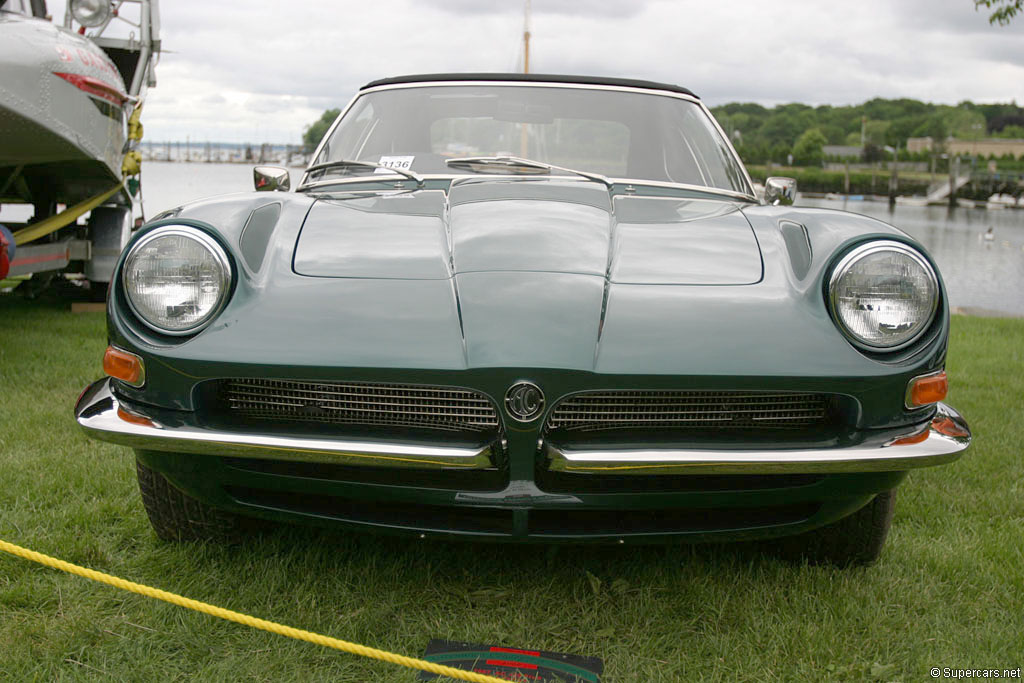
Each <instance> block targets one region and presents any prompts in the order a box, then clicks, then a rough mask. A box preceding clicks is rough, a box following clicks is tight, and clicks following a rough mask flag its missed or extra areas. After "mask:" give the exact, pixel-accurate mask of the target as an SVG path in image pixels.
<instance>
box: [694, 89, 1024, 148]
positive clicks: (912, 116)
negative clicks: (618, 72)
mask: <svg viewBox="0 0 1024 683" xmlns="http://www.w3.org/2000/svg"><path fill="white" fill-rule="evenodd" d="M712 112H713V113H714V115H715V118H717V119H718V121H719V123H720V124H721V125H722V127H723V128H724V129H725V131H726V133H727V134H728V135H729V137H730V139H731V140H732V142H733V145H734V146H735V147H736V150H737V152H739V154H740V156H741V157H743V159H744V161H746V162H747V163H752V164H758V163H767V162H769V161H771V162H775V163H783V162H786V161H787V160H788V157H789V155H790V154H792V155H793V163H794V164H798V165H817V164H820V163H821V162H822V161H823V160H824V156H825V155H824V151H823V148H824V146H825V145H846V146H851V147H862V148H863V152H862V156H863V158H864V160H866V161H877V160H881V159H885V158H889V159H891V158H892V156H891V153H890V152H888V151H887V150H885V148H886V147H890V148H892V149H895V150H903V152H902V153H901V154H900V156H901V158H911V157H912V155H909V154H907V153H906V146H907V139H908V138H911V137H931V138H932V139H933V140H935V141H936V142H938V143H940V144H941V142H942V141H943V140H945V139H946V138H947V137H954V138H958V139H961V140H977V139H981V138H987V137H1003V138H1019V139H1024V108H1021V107H1019V106H1018V105H1017V103H1016V102H1010V103H1008V104H975V103H973V102H970V101H964V102H961V103H960V104H958V105H956V106H952V105H944V104H932V103H928V102H921V101H919V100H913V99H907V98H901V99H895V100H887V99H881V98H875V99H873V100H869V101H867V102H864V103H863V104H856V105H847V106H841V107H834V106H831V105H827V104H826V105H820V106H817V107H812V106H810V105H807V104H799V103H793V104H781V105H778V106H775V107H772V108H770V109H769V108H766V107H764V106H762V105H760V104H756V103H738V102H734V103H730V104H725V105H722V106H719V107H713V108H712Z"/></svg>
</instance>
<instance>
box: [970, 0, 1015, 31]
mask: <svg viewBox="0 0 1024 683" xmlns="http://www.w3.org/2000/svg"><path fill="white" fill-rule="evenodd" d="M979 7H985V8H987V9H992V8H993V7H994V8H995V11H994V12H992V14H990V15H989V16H988V23H990V24H999V25H1000V26H1006V25H1007V24H1009V23H1010V20H1011V19H1013V17H1014V16H1016V15H1017V13H1018V12H1022V11H1024V0H974V10H975V11H977V10H978V8H979Z"/></svg>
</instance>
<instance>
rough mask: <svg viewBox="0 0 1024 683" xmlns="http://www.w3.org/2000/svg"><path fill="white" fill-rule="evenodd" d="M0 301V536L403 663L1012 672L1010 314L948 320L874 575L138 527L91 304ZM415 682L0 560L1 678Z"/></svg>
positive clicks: (1016, 460)
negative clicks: (105, 390)
mask: <svg viewBox="0 0 1024 683" xmlns="http://www.w3.org/2000/svg"><path fill="white" fill-rule="evenodd" d="M67 311H68V307H67V304H66V303H59V302H57V301H55V300H44V301H39V302H34V303H31V304H29V303H24V302H22V301H21V297H15V296H5V297H0V387H2V391H0V539H3V540H6V541H9V542H11V543H16V544H19V545H23V546H26V547H28V548H31V549H33V550H37V551H39V552H43V553H47V554H51V555H55V556H57V557H60V558H62V559H65V560H68V561H70V562H75V563H79V564H83V565H86V566H88V567H91V568H94V569H97V570H100V571H104V572H109V573H112V574H115V575H117V576H120V577H123V578H126V579H129V580H133V581H138V582H141V583H145V584H149V585H152V586H156V587H158V588H163V589H166V590H170V591H175V592H179V593H182V594H184V595H186V596H188V597H192V598H195V599H198V600H203V601H206V602H211V603H214V604H216V605H220V606H223V607H227V608H230V609H234V610H238V611H241V612H245V613H248V614H252V615H255V616H259V617H263V618H266V619H270V620H274V621H279V622H281V623H285V624H288V625H291V626H295V627H298V628H304V629H308V630H311V631H316V632H319V633H324V634H327V635H332V636H335V637H338V638H343V639H347V640H353V641H356V642H359V643H362V644H366V645H370V646H374V647H380V648H385V649H389V650H392V651H395V652H399V653H402V654H407V655H412V656H418V655H420V654H421V653H422V651H423V648H424V647H425V646H426V644H427V641H428V640H429V639H430V638H435V637H436V638H449V639H457V640H469V641H476V642H483V643H497V644H504V645H511V646H523V647H530V648H539V649H547V650H556V651H563V652H575V653H580V654H586V655H595V656H599V657H602V658H603V659H604V661H605V666H606V676H605V680H607V681H662V680H664V681H673V680H699V679H703V680H721V681H747V680H749V681H765V680H767V681H774V680H785V681H789V680H813V681H817V680H837V681H844V680H850V681H861V680H904V681H918V680H931V679H930V678H929V676H928V670H929V668H930V667H933V666H939V667H959V668H969V667H981V668H984V667H999V668H1015V667H1018V666H1024V556H1022V547H1024V495H1022V494H1024V491H1022V490H1021V487H1022V481H1024V461H1022V458H1021V452H1020V445H1021V436H1020V425H1022V424H1024V414H1022V411H1024V409H1022V406H1024V379H1022V378H1024V320H1000V319H983V318H965V317H956V318H954V322H953V337H952V342H951V348H950V356H949V365H948V368H949V371H950V375H951V382H952V389H951V395H950V403H951V404H953V405H955V406H956V407H957V408H958V409H960V410H961V411H962V412H963V413H964V414H965V415H966V416H967V418H968V420H969V421H970V423H971V426H972V428H973V429H974V431H975V435H976V441H975V444H974V446H973V448H972V450H971V451H970V452H969V453H968V454H967V455H966V456H965V457H964V458H963V459H962V460H960V461H958V462H957V463H954V464H952V465H949V466H945V467H939V468H934V469H928V470H922V471H918V472H914V473H912V474H911V475H910V477H909V478H908V480H907V481H906V482H905V483H904V484H903V486H902V487H901V488H900V494H899V497H898V505H897V513H896V520H895V523H894V527H893V530H892V533H891V535H890V537H889V542H888V545H887V547H886V550H885V552H884V554H883V556H882V559H881V561H880V562H879V563H878V564H877V565H875V566H873V567H870V568H867V569H857V570H848V571H841V570H835V569H831V568H822V567H809V566H792V565H789V564H786V563H784V562H782V561H780V560H778V559H775V558H773V557H771V556H768V555H766V554H763V553H761V552H758V550H757V548H752V547H748V546H744V545H727V546H680V547H649V548H632V547H626V548H620V547H602V548H571V547H558V548H544V547H532V548H522V547H511V546H495V545H481V544H449V543H436V542H423V543H418V542H416V541H409V540H398V539H392V538H385V537H379V536H368V535H358V534H343V533H334V532H329V531H321V530H309V529H298V528H290V527H289V528H282V529H279V530H277V531H274V532H271V533H270V534H268V535H265V536H262V537H260V538H257V539H254V540H252V541H251V542H248V543H245V544H242V545H239V546H234V547H220V546H217V545H201V544H181V545H175V544H166V543H162V542H159V541H158V540H157V539H156V537H155V536H154V535H153V533H152V532H151V531H150V528H149V524H148V522H147V520H146V517H145V513H144V512H143V510H142V506H141V503H140V502H139V499H138V492H137V488H136V482H135V479H134V469H133V467H134V465H133V459H132V457H131V455H130V453H129V452H128V451H127V450H126V449H122V448H118V447H114V446H109V445H105V444H101V443H98V442H94V441H90V440H88V439H86V438H85V437H84V436H83V435H82V434H81V433H79V430H78V428H77V427H76V426H75V425H74V422H73V420H72V417H71V411H72V406H73V403H74V400H75V398H76V397H77V396H78V393H79V391H80V390H81V389H82V388H83V387H84V386H85V385H86V384H87V383H88V382H89V381H91V380H93V379H95V378H96V377H98V376H99V375H100V374H101V371H100V356H101V353H102V351H103V348H104V345H105V341H104V339H105V336H104V323H103V317H102V314H81V315H73V314H71V313H69V312H67ZM193 678H196V679H199V680H256V681H281V680H301V681H306V680H315V681H319V680H323V681H413V680H415V674H414V672H411V671H409V670H406V669H400V668H398V667H394V666H392V665H389V664H383V663H379V662H374V661H372V660H367V659H360V658H357V657H354V656H351V655H346V654H342V653H338V652H334V651H332V650H327V649H324V648H320V647H317V646H314V645H309V644H306V643H301V642H298V641H293V640H289V639H285V638H282V637H280V636H275V635H271V634H267V633H263V632H259V631H254V630H251V629H248V628H245V627H242V626H239V625H236V624H232V623H228V622H224V621H220V620H217V619H214V618H212V617H209V616H206V615H202V614H199V613H195V612H191V611H187V610H184V609H181V608H178V607H173V606H170V605H167V604H164V603H160V602H157V601H154V600H150V599H147V598H144V597H141V596H136V595H132V594H129V593H125V592H120V591H118V590H116V589H114V588H110V587H107V586H103V585H100V584H97V583H93V582H91V581H88V580H85V579H81V578H78V577H74V576H70V575H67V574H63V573H60V572H57V571H54V570H51V569H47V568H44V567H41V566H39V565H35V564H32V563H30V562H27V561H25V560H21V559H18V558H14V557H11V556H7V555H0V680H12V681H22V680H42V681H50V680H125V681H155V680H160V681H173V680H190V679H193Z"/></svg>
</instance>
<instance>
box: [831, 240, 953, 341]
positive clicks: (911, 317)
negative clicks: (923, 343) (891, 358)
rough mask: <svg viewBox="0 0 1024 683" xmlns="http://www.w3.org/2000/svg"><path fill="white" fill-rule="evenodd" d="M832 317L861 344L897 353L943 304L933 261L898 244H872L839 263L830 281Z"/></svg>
mask: <svg viewBox="0 0 1024 683" xmlns="http://www.w3.org/2000/svg"><path fill="white" fill-rule="evenodd" d="M829 299H830V302H831V306H832V315H833V316H834V317H835V319H836V322H837V323H838V324H839V328H840V329H841V330H842V332H843V333H844V334H845V335H846V336H847V337H849V339H850V340H851V341H852V342H853V343H854V344H856V345H857V346H860V347H862V348H867V349H869V350H875V351H894V350H896V349H898V348H901V347H903V346H906V345H907V344H909V343H911V342H912V341H914V340H915V339H917V338H918V337H919V336H920V335H921V333H922V332H924V331H925V330H926V329H927V328H928V325H929V324H931V321H932V318H933V317H934V316H935V309H936V307H937V306H938V303H939V281H938V278H937V277H936V276H935V271H934V270H932V267H931V265H929V263H928V261H926V260H925V259H924V257H923V256H921V254H919V253H918V252H917V251H915V250H914V249H912V248H910V247H908V246H907V245H905V244H901V243H899V242H870V243H868V244H865V245H862V246H860V247H857V248H856V249H854V250H853V251H851V252H850V253H849V254H847V255H846V257H845V258H844V259H843V260H842V261H840V262H839V265H838V266H836V269H835V271H833V273H832V280H831V282H830V283H829Z"/></svg>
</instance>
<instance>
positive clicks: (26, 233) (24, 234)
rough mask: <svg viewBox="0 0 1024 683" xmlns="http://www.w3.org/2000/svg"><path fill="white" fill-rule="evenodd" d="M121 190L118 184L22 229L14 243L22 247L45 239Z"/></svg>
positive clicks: (16, 234) (15, 236)
mask: <svg viewBox="0 0 1024 683" xmlns="http://www.w3.org/2000/svg"><path fill="white" fill-rule="evenodd" d="M120 189H121V184H120V183H118V184H117V185H114V186H113V187H112V188H110V189H109V190H105V191H103V192H101V193H99V194H98V195H96V196H94V197H90V198H89V199H86V200H85V201H81V202H79V203H77V204H75V205H74V206H69V207H68V208H66V209H64V210H63V211H61V212H60V213H58V214H57V215H56V216H50V217H49V218H44V219H43V220H41V221H39V222H38V223H33V224H32V225H30V226H28V227H27V228H22V229H21V230H19V231H18V232H16V233H14V243H15V244H17V245H19V246H20V245H22V244H25V243H26V242H31V241H32V240H35V239H39V238H40V237H43V236H44V235H49V234H50V233H51V232H55V231H57V230H60V229H61V228H63V227H64V226H65V225H68V224H69V223H71V222H72V221H75V220H78V217H79V216H81V215H82V214H83V213H85V212H86V211H92V210H93V209H95V208H96V207H97V206H99V205H100V204H102V203H103V202H105V201H107V200H108V199H110V198H111V197H113V196H114V194H115V193H116V192H117V191H118V190H120Z"/></svg>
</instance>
